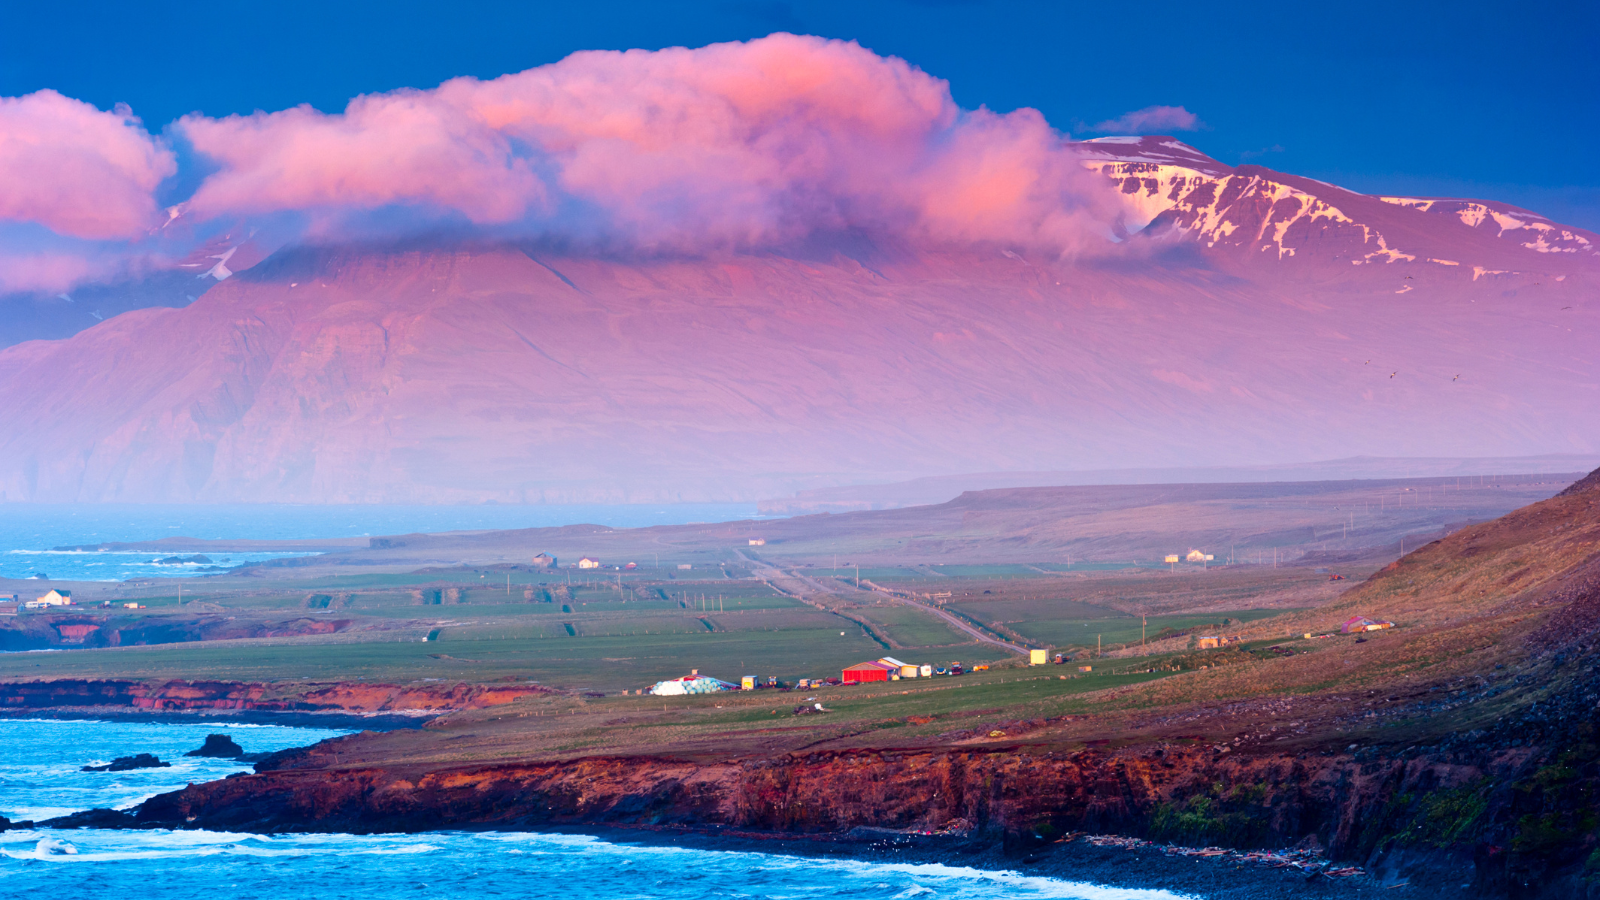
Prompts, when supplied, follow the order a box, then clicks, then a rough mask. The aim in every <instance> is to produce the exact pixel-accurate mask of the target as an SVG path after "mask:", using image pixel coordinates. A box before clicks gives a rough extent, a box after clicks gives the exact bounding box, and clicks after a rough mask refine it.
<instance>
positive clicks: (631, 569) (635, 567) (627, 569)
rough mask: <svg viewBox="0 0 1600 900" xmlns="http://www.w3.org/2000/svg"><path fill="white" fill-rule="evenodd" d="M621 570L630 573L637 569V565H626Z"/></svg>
mask: <svg viewBox="0 0 1600 900" xmlns="http://www.w3.org/2000/svg"><path fill="white" fill-rule="evenodd" d="M622 568H623V569H624V570H625V571H628V572H632V571H633V570H634V569H637V568H639V564H638V563H628V564H627V565H625V566H623V567H622Z"/></svg>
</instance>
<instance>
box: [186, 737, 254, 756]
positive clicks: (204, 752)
mask: <svg viewBox="0 0 1600 900" xmlns="http://www.w3.org/2000/svg"><path fill="white" fill-rule="evenodd" d="M184 756H209V757H213V758H215V759H238V758H239V757H241V756H244V748H243V747H240V746H239V745H238V744H236V743H234V740H233V738H231V737H229V736H228V735H225V734H208V735H206V742H205V744H203V745H202V746H201V747H200V749H199V750H190V751H189V752H188V753H185V754H184Z"/></svg>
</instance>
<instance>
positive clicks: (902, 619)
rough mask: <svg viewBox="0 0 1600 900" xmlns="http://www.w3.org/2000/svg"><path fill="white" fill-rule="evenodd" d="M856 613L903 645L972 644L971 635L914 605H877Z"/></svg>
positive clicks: (940, 645) (945, 645)
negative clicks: (911, 606)
mask: <svg viewBox="0 0 1600 900" xmlns="http://www.w3.org/2000/svg"><path fill="white" fill-rule="evenodd" d="M856 612H857V614H858V615H860V616H861V617H862V618H864V619H866V620H867V621H869V622H872V623H873V624H874V625H881V626H883V630H884V631H885V632H887V633H888V635H889V637H891V638H892V639H894V641H895V643H897V644H900V645H901V646H903V647H951V646H955V645H959V644H971V643H972V638H971V637H969V636H967V635H965V634H963V633H961V632H959V631H956V630H955V629H954V628H951V627H950V626H949V625H947V624H945V623H944V622H943V621H941V620H940V619H938V618H937V617H935V616H932V615H929V614H928V613H925V612H921V611H920V610H916V609H912V608H910V607H906V606H874V607H868V608H866V609H861V610H857V611H856Z"/></svg>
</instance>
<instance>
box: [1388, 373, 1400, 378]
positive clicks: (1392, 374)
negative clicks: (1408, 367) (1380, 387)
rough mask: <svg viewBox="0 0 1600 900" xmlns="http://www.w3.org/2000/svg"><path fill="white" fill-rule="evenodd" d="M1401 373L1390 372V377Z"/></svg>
mask: <svg viewBox="0 0 1600 900" xmlns="http://www.w3.org/2000/svg"><path fill="white" fill-rule="evenodd" d="M1399 374H1400V373H1399V372H1390V373H1389V377H1390V378H1393V377H1395V376H1396V375H1399Z"/></svg>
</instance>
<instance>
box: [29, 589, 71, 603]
mask: <svg viewBox="0 0 1600 900" xmlns="http://www.w3.org/2000/svg"><path fill="white" fill-rule="evenodd" d="M34 602H35V603H37V604H38V605H39V606H71V605H72V592H71V591H54V590H53V591H51V592H50V593H48V594H45V595H44V596H43V597H40V598H39V599H37V600H35V601H34Z"/></svg>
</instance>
